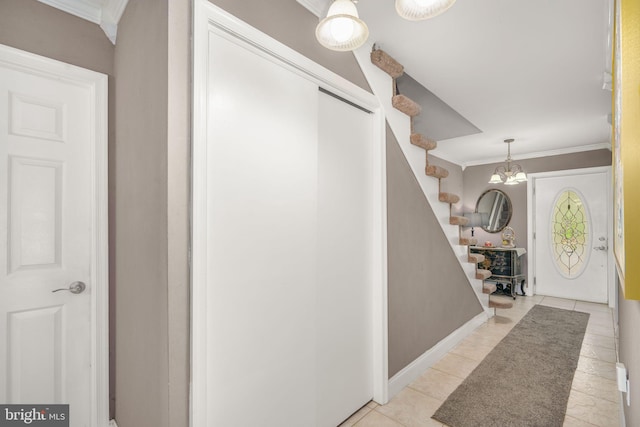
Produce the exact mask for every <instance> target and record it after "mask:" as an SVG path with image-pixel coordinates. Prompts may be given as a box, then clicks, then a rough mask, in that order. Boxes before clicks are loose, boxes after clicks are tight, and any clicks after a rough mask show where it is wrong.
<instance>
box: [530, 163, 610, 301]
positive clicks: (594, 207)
mask: <svg viewBox="0 0 640 427" xmlns="http://www.w3.org/2000/svg"><path fill="white" fill-rule="evenodd" d="M607 189H608V174H607V173H606V172H598V173H582V174H575V175H564V176H559V177H544V178H543V177H539V178H535V200H534V205H535V221H534V223H535V224H534V230H535V236H536V237H535V277H536V293H537V294H541V295H549V296H555V297H560V298H569V299H578V300H582V301H592V302H600V303H606V302H607V299H608V298H607V285H608V284H607V274H608V250H609V249H608V242H607V239H608V224H609V211H608V203H607V201H608V196H607V195H608V190H607Z"/></svg>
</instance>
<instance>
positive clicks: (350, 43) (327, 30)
mask: <svg viewBox="0 0 640 427" xmlns="http://www.w3.org/2000/svg"><path fill="white" fill-rule="evenodd" d="M355 3H357V0H335V1H334V2H333V3H332V4H331V6H330V7H329V11H328V12H327V17H326V18H324V19H323V20H322V21H320V23H319V24H318V26H317V27H316V38H317V39H318V41H319V42H320V44H321V45H322V46H324V47H326V48H327V49H331V50H337V51H349V50H354V49H357V48H359V47H360V46H362V45H363V44H364V42H365V41H367V37H369V29H368V28H367V24H365V23H364V21H362V20H361V19H360V17H359V16H358V9H356V5H355Z"/></svg>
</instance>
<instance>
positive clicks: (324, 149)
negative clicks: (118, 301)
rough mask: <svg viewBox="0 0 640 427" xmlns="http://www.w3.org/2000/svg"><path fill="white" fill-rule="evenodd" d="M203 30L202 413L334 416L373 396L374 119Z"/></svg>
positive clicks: (250, 420)
mask: <svg viewBox="0 0 640 427" xmlns="http://www.w3.org/2000/svg"><path fill="white" fill-rule="evenodd" d="M208 43H209V45H208V46H209V47H208V62H207V64H206V66H207V83H208V87H207V105H208V110H207V111H208V112H207V120H206V123H207V136H206V139H207V142H206V201H205V203H206V212H207V213H206V230H207V239H206V243H205V247H203V248H202V249H201V250H202V251H203V252H204V253H205V254H206V257H205V259H206V266H205V267H204V268H206V277H207V281H206V295H207V304H206V313H207V314H206V317H207V320H206V322H207V328H206V340H207V343H208V345H207V350H206V358H207V362H206V363H207V396H208V398H207V402H206V411H207V417H206V421H203V422H202V424H203V425H216V426H217V425H220V426H264V427H270V426H273V427H276V426H277V427H280V426H322V427H330V426H335V425H337V424H338V423H340V422H341V421H343V420H344V419H345V418H347V417H348V416H349V415H350V414H351V413H353V412H355V411H356V410H358V409H359V408H360V407H361V406H362V405H364V404H365V403H366V402H368V401H369V400H371V399H372V398H373V375H374V373H373V362H372V359H373V339H372V334H373V327H372V324H373V314H372V305H373V298H372V288H373V278H372V276H373V268H374V267H373V261H372V260H373V251H374V249H373V248H374V247H375V245H373V243H372V240H373V237H372V236H373V232H374V230H373V228H374V227H373V196H372V194H373V188H374V185H373V176H372V174H373V169H374V168H373V154H372V153H373V148H372V147H373V144H372V135H373V129H374V128H373V120H372V119H371V118H370V115H369V114H367V113H365V112H363V111H361V110H359V109H357V108H354V107H353V106H351V105H348V104H346V103H344V102H343V101H340V100H337V99H335V98H333V97H330V96H328V95H325V94H321V93H320V92H319V87H318V84H317V83H315V82H313V81H312V80H311V79H309V78H308V77H306V76H304V75H301V73H299V71H296V70H295V69H292V67H290V66H289V65H288V64H287V63H285V62H283V61H281V60H280V59H277V58H274V57H271V56H270V55H267V54H265V53H264V52H260V51H257V50H256V49H254V48H253V47H250V46H248V45H247V44H245V43H244V42H242V41H240V40H237V39H235V38H233V37H229V36H228V34H224V33H223V34H219V33H218V32H211V33H209V39H208ZM196 247H197V246H196ZM194 250H197V249H194ZM198 255H200V254H198ZM198 255H196V256H198Z"/></svg>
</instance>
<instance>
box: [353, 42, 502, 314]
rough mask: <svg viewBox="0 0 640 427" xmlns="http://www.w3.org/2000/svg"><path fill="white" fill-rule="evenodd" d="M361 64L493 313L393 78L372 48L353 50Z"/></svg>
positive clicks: (471, 282)
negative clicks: (396, 100)
mask: <svg viewBox="0 0 640 427" xmlns="http://www.w3.org/2000/svg"><path fill="white" fill-rule="evenodd" d="M354 55H355V58H356V60H357V61H358V64H359V66H360V68H361V70H362V72H363V74H364V76H365V78H366V79H367V82H368V83H369V86H370V87H371V90H372V91H373V94H374V95H375V96H376V97H377V98H378V100H379V102H380V105H381V107H382V110H383V111H384V114H385V118H386V120H387V123H389V127H390V128H391V131H392V132H393V134H394V135H395V137H396V139H397V140H398V144H399V145H400V148H401V150H402V153H403V154H404V156H405V158H406V159H407V162H408V164H409V166H410V168H411V171H412V172H413V175H414V176H415V178H416V180H417V181H418V184H419V186H420V188H421V190H422V192H423V193H424V195H425V197H426V199H427V202H428V203H429V205H430V206H431V209H432V210H433V212H434V214H435V216H436V218H437V220H438V223H439V224H440V227H441V228H442V231H443V232H444V234H445V236H446V237H447V241H448V242H449V246H450V248H451V251H452V252H453V253H454V254H455V257H456V259H457V260H458V263H459V264H460V267H461V268H462V270H463V271H464V272H465V276H466V277H467V280H468V282H469V285H470V286H471V288H472V289H473V291H474V293H475V295H476V297H477V298H478V301H479V302H480V305H481V306H482V307H483V309H484V311H485V313H487V315H489V316H491V315H492V311H491V310H490V309H489V295H487V294H485V293H483V281H482V280H478V279H476V277H475V276H476V265H475V264H472V263H469V260H468V247H467V246H462V245H460V244H459V239H460V227H459V226H457V225H451V224H449V218H450V206H449V205H448V204H447V203H442V202H440V200H439V198H438V197H439V194H440V182H439V179H436V178H433V177H430V176H427V175H425V152H424V150H421V149H418V148H417V147H415V146H414V145H412V144H411V142H410V139H411V126H412V123H411V118H410V117H409V116H407V115H406V114H404V113H403V112H401V111H398V110H397V109H395V108H394V107H393V105H392V103H391V100H392V97H393V95H394V87H395V82H394V79H393V78H392V77H391V76H389V75H388V74H386V73H385V72H384V71H382V70H380V69H379V68H378V67H376V66H375V65H373V64H372V63H371V59H370V56H369V51H368V50H367V49H366V48H361V49H358V50H356V51H354Z"/></svg>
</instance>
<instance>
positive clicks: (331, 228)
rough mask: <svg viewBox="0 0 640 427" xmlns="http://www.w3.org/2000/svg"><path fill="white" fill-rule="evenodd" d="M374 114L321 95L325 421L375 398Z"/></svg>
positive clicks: (320, 352)
mask: <svg viewBox="0 0 640 427" xmlns="http://www.w3.org/2000/svg"><path fill="white" fill-rule="evenodd" d="M372 130H373V123H372V119H371V115H370V114H368V113H366V112H364V111H362V110H359V109H357V108H355V107H353V106H351V105H349V104H346V103H345V102H343V101H341V100H338V99H336V98H334V97H332V96H329V95H327V94H324V93H320V99H319V130H318V285H317V291H316V292H317V314H316V317H317V339H318V341H317V362H316V363H317V372H318V378H317V387H318V388H317V390H318V392H317V393H318V397H317V405H318V409H317V411H318V421H317V425H318V426H336V425H338V424H340V423H341V422H342V421H344V420H345V419H346V418H348V417H349V416H350V415H351V414H352V413H353V412H354V411H355V410H356V409H358V408H360V407H361V406H364V405H365V404H366V403H367V402H368V401H369V400H371V398H372V396H373V383H372V380H373V359H372V348H373V342H372V336H373V331H372V324H371V319H372V318H373V313H372V312H371V308H372V306H373V295H372V281H373V278H372V270H371V260H372V257H373V254H372V250H373V244H372V238H371V236H372V233H371V230H372V229H373V223H372V215H371V212H372V209H373V208H372V207H373V200H372V197H373V195H372V191H373V186H372V183H371V177H372V168H373V154H372V150H373V146H372V144H370V143H368V142H369V141H371V139H372Z"/></svg>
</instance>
